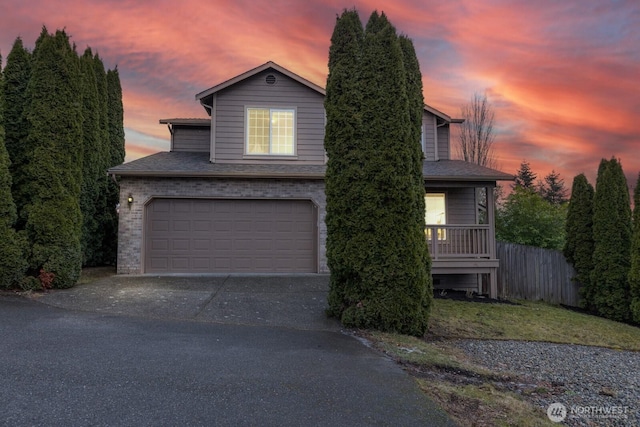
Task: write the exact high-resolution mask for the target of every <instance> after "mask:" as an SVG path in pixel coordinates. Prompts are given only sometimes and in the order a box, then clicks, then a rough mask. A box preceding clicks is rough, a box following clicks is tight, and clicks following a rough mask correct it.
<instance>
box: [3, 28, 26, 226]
mask: <svg viewBox="0 0 640 427" xmlns="http://www.w3.org/2000/svg"><path fill="white" fill-rule="evenodd" d="M30 76H31V54H30V53H29V51H27V49H26V48H25V47H24V46H23V44H22V39H21V38H19V37H18V38H17V39H16V41H15V42H14V43H13V47H12V49H11V52H10V53H9V56H8V57H7V65H6V67H5V69H4V80H5V83H4V96H5V101H6V102H5V105H6V107H5V114H4V115H5V135H6V136H5V141H6V142H5V143H6V147H7V151H8V153H9V158H10V159H11V165H10V166H9V171H10V172H11V176H12V182H13V183H12V193H13V198H14V202H15V204H16V209H17V211H18V215H19V217H18V225H17V227H18V228H20V229H22V228H23V227H24V223H25V222H26V218H25V214H23V212H22V210H23V207H24V206H25V205H26V204H27V203H28V201H29V199H30V197H29V193H28V191H27V188H26V186H24V184H26V183H27V181H26V179H27V178H26V177H25V175H24V168H25V166H26V164H27V163H28V162H29V158H30V153H31V151H32V150H30V148H29V147H28V146H27V145H26V144H27V135H28V133H29V124H28V122H27V118H26V112H25V109H26V107H27V105H28V103H29V102H28V99H27V85H28V84H29V78H30Z"/></svg>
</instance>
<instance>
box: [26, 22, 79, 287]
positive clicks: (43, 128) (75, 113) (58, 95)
mask: <svg viewBox="0 0 640 427" xmlns="http://www.w3.org/2000/svg"><path fill="white" fill-rule="evenodd" d="M80 81H81V79H80V60H79V58H78V55H77V54H76V52H75V51H74V50H73V49H72V47H71V45H70V43H69V38H68V36H67V34H66V33H65V32H64V31H60V30H59V31H56V33H55V35H53V34H48V33H47V30H46V28H43V31H42V33H41V35H40V37H39V39H38V41H37V42H36V48H35V50H34V52H33V61H32V71H31V78H30V80H29V85H28V87H27V97H28V99H29V101H30V103H29V106H28V109H27V120H28V122H29V134H28V137H27V141H28V145H29V146H30V147H33V153H32V156H31V159H30V163H29V164H28V165H27V166H26V168H25V174H26V176H27V177H28V182H27V183H26V184H25V185H26V187H27V188H28V190H29V193H30V195H31V200H30V201H29V204H28V205H27V206H26V207H25V210H26V214H27V223H26V230H27V236H28V239H29V243H30V246H31V248H32V252H31V257H30V259H29V265H30V269H31V272H32V274H33V275H35V276H37V275H38V274H39V273H40V272H41V271H44V272H46V273H53V274H54V275H55V277H54V280H53V286H54V287H57V288H66V287H70V286H73V285H74V284H75V283H76V281H77V279H78V277H79V276H80V269H81V265H82V252H81V244H80V239H81V236H82V214H81V211H80V204H79V199H80V188H81V183H82V167H83V150H82V141H83V138H82V119H83V115H82V91H81V85H80Z"/></svg>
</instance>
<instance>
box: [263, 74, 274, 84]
mask: <svg viewBox="0 0 640 427" xmlns="http://www.w3.org/2000/svg"><path fill="white" fill-rule="evenodd" d="M265 81H266V82H267V84H268V85H274V84H276V76H274V75H273V74H269V75H268V76H267V78H266V79H265Z"/></svg>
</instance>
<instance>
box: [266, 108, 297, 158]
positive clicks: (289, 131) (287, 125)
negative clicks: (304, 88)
mask: <svg viewBox="0 0 640 427" xmlns="http://www.w3.org/2000/svg"><path fill="white" fill-rule="evenodd" d="M271 153H272V154H288V155H291V154H293V111H281V110H273V111H272V112H271Z"/></svg>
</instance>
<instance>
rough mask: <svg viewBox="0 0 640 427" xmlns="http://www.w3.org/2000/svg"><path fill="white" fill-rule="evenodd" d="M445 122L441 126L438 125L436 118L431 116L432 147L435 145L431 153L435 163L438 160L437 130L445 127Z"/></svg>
mask: <svg viewBox="0 0 640 427" xmlns="http://www.w3.org/2000/svg"><path fill="white" fill-rule="evenodd" d="M446 124H447V122H443V123H441V124H438V118H437V117H436V116H435V115H434V116H433V141H434V145H435V147H434V148H435V151H434V153H433V157H434V160H435V161H438V160H440V154H439V153H438V128H439V127H442V126H444V125H446Z"/></svg>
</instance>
